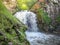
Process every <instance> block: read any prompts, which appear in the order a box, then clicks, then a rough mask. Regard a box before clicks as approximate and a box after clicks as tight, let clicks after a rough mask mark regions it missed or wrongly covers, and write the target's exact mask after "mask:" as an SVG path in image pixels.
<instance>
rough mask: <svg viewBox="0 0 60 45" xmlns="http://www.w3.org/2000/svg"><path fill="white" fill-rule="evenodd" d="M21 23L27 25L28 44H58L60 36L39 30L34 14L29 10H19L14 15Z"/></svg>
mask: <svg viewBox="0 0 60 45" xmlns="http://www.w3.org/2000/svg"><path fill="white" fill-rule="evenodd" d="M14 16H15V17H16V18H17V19H19V20H20V21H21V22H22V23H23V24H25V25H27V26H28V29H27V31H26V32H25V34H26V39H27V40H28V41H29V42H30V45H60V37H59V36H56V35H52V34H47V33H42V32H40V31H39V30H40V29H39V28H38V26H37V17H36V14H35V13H33V12H30V11H27V10H25V11H19V12H16V14H15V15H14Z"/></svg>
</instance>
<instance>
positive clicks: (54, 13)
mask: <svg viewBox="0 0 60 45" xmlns="http://www.w3.org/2000/svg"><path fill="white" fill-rule="evenodd" d="M46 12H47V13H48V16H49V17H50V18H51V19H52V22H51V25H52V26H54V27H55V28H56V29H55V30H58V29H57V28H58V26H59V25H60V24H58V23H59V22H57V21H56V19H57V18H58V17H59V15H60V0H46ZM59 29H60V28H59Z"/></svg>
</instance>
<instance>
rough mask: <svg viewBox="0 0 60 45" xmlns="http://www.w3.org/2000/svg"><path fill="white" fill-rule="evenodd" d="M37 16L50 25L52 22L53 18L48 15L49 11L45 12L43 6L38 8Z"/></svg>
mask: <svg viewBox="0 0 60 45" xmlns="http://www.w3.org/2000/svg"><path fill="white" fill-rule="evenodd" d="M40 17H41V18H40ZM37 18H39V19H41V20H42V21H43V23H45V24H47V25H49V24H50V23H51V18H50V17H48V13H47V12H44V10H43V9H42V8H41V9H38V17H37Z"/></svg>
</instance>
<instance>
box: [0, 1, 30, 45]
mask: <svg viewBox="0 0 60 45" xmlns="http://www.w3.org/2000/svg"><path fill="white" fill-rule="evenodd" d="M26 29H27V28H26V26H25V25H24V24H22V23H21V22H20V21H18V20H17V19H16V18H15V17H14V16H13V15H12V14H11V13H10V12H9V11H8V10H7V9H6V7H5V6H4V5H3V3H2V1H1V0H0V45H9V43H10V44H12V45H29V42H28V41H27V40H26V39H25V33H24V32H25V30H26Z"/></svg>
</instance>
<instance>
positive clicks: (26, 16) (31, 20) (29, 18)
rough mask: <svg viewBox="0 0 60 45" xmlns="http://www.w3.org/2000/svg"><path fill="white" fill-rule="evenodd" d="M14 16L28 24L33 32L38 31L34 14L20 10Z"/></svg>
mask: <svg viewBox="0 0 60 45" xmlns="http://www.w3.org/2000/svg"><path fill="white" fill-rule="evenodd" d="M18 15H19V16H18ZM15 16H16V17H17V18H18V19H19V20H20V21H21V22H22V23H24V24H25V25H27V26H28V30H29V31H35V32H37V31H38V27H37V22H36V14H34V13H32V12H30V11H21V12H17V13H16V14H15Z"/></svg>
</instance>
